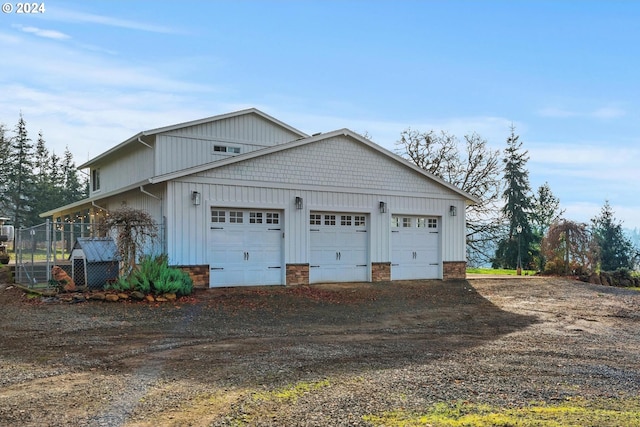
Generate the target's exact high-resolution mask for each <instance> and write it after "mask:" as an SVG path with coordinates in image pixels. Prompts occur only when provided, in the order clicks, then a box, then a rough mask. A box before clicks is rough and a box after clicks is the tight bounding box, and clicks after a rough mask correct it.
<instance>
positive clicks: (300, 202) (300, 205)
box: [296, 196, 303, 209]
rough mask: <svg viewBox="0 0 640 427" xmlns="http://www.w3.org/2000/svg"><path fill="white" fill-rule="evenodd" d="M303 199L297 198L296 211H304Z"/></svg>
mask: <svg viewBox="0 0 640 427" xmlns="http://www.w3.org/2000/svg"><path fill="white" fill-rule="evenodd" d="M302 206H303V205H302V197H299V196H296V209H302Z"/></svg>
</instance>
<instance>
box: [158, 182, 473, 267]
mask: <svg viewBox="0 0 640 427" xmlns="http://www.w3.org/2000/svg"><path fill="white" fill-rule="evenodd" d="M192 191H198V192H200V193H201V194H202V203H201V205H199V206H194V205H193V204H192V203H191V199H190V197H191V192H192ZM296 196H297V197H302V198H303V201H304V208H303V209H302V210H298V209H295V206H294V203H295V198H296ZM381 200H382V201H384V202H385V203H387V212H386V213H380V211H379V202H380V201H381ZM451 205H455V206H457V208H458V212H459V214H458V215H457V216H455V217H451V216H450V215H449V206H451ZM167 206H168V208H167V209H168V213H167V220H168V223H167V230H168V235H167V243H168V250H169V255H170V260H171V262H172V263H175V264H184V265H188V264H206V263H207V262H208V260H207V232H208V230H209V209H210V208H211V207H212V206H215V207H222V208H238V209H251V208H254V209H274V210H279V211H282V212H283V225H284V245H283V249H284V262H285V264H289V263H294V264H295V263H308V262H309V253H310V248H309V243H310V242H309V214H310V213H311V212H349V213H354V214H365V215H367V217H368V221H369V226H370V235H369V253H370V261H371V262H389V261H390V259H391V255H390V252H391V242H390V233H391V226H390V225H391V216H392V215H402V214H405V215H424V216H435V217H438V218H439V220H440V221H441V230H442V239H441V248H440V249H441V253H442V260H443V261H463V260H465V259H466V255H465V245H464V236H462V237H461V233H464V231H463V230H464V226H461V223H462V224H463V223H464V214H462V215H461V214H460V212H464V201H460V200H456V199H431V198H429V197H426V196H423V197H415V198H407V197H405V196H393V195H389V194H358V193H348V192H334V191H320V190H309V189H294V188H291V189H282V188H269V187H259V186H244V185H231V186H230V185H227V184H212V183H211V184H210V183H204V182H200V181H196V182H188V181H182V180H177V181H173V182H171V183H169V185H168V194H167ZM461 230H462V231H461Z"/></svg>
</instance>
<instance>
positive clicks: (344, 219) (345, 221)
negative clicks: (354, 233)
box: [340, 215, 351, 225]
mask: <svg viewBox="0 0 640 427" xmlns="http://www.w3.org/2000/svg"><path fill="white" fill-rule="evenodd" d="M340 225H351V215H340Z"/></svg>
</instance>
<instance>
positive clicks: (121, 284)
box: [104, 276, 135, 292]
mask: <svg viewBox="0 0 640 427" xmlns="http://www.w3.org/2000/svg"><path fill="white" fill-rule="evenodd" d="M104 289H105V290H107V291H117V292H121V291H131V290H134V289H135V287H134V286H133V284H132V283H131V281H129V280H128V279H127V278H126V277H122V276H120V277H118V280H116V281H114V282H111V283H107V284H106V285H105V286H104Z"/></svg>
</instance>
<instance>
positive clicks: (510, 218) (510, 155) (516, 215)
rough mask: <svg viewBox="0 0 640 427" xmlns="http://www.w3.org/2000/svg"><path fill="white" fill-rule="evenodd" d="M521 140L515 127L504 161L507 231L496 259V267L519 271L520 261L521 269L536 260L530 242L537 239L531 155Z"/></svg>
mask: <svg viewBox="0 0 640 427" xmlns="http://www.w3.org/2000/svg"><path fill="white" fill-rule="evenodd" d="M519 139H520V136H519V135H516V134H515V128H514V127H513V126H512V127H511V135H509V138H507V148H506V149H505V151H504V159H503V162H504V181H505V190H504V192H503V193H502V198H503V200H504V202H505V204H504V206H503V208H502V214H503V216H504V218H505V220H506V230H505V237H503V239H502V240H500V242H499V243H498V248H497V250H496V256H495V258H494V259H493V266H494V267H498V268H516V267H517V266H518V264H519V261H520V265H521V266H525V267H526V266H529V264H531V261H532V257H533V254H532V253H531V250H530V243H531V242H532V241H533V240H534V236H533V231H532V229H531V223H530V214H531V210H532V203H531V187H530V186H529V171H528V170H527V168H526V165H527V161H528V160H529V156H528V151H526V150H522V142H520V140H519ZM519 256H520V260H519V259H518V257H519Z"/></svg>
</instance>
